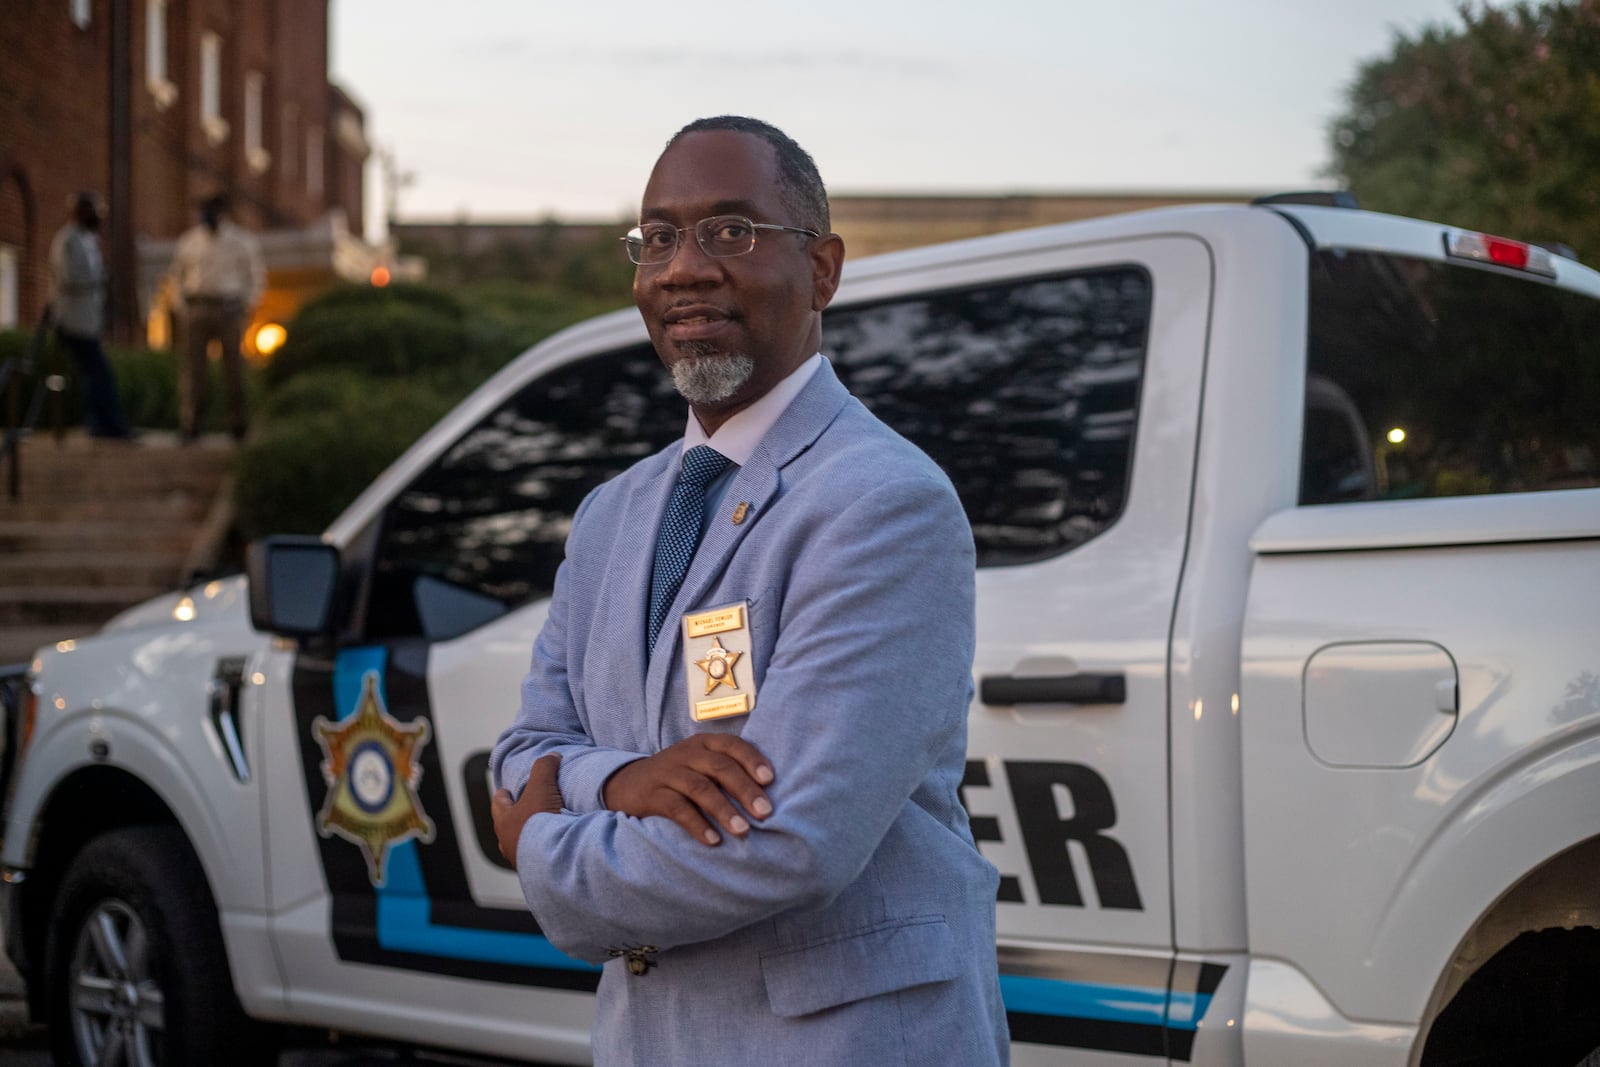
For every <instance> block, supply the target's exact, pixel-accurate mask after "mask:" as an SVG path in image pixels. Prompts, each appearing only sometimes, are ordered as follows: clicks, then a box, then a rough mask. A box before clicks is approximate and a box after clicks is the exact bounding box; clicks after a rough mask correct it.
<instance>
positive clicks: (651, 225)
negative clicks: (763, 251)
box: [622, 215, 822, 267]
mask: <svg viewBox="0 0 1600 1067" xmlns="http://www.w3.org/2000/svg"><path fill="white" fill-rule="evenodd" d="M691 229H692V230H693V231H694V238H695V240H696V241H699V242H700V248H701V250H702V251H703V252H705V254H706V255H708V256H715V257H716V258H717V259H727V258H728V257H730V256H742V255H744V254H746V253H747V252H750V251H753V250H754V249H755V247H756V231H757V230H779V231H781V232H784V233H803V234H805V235H806V236H807V237H821V236H822V235H821V234H820V233H818V232H817V231H815V230H805V229H801V228H800V227H798V226H779V225H777V224H776V223H771V222H751V221H750V220H749V219H747V218H745V217H744V216H743V215H713V216H711V217H710V218H709V219H701V220H700V221H699V222H697V223H695V224H694V225H693V226H681V227H680V226H674V225H672V224H671V223H670V222H646V223H643V224H642V225H639V226H635V227H634V228H633V229H631V230H629V231H628V233H627V235H626V236H625V237H623V238H622V243H623V245H624V246H625V247H626V248H627V249H628V258H629V259H631V260H633V261H634V262H635V263H637V264H639V265H640V266H641V267H658V266H660V265H661V264H663V263H670V262H671V261H672V257H673V256H675V255H677V254H678V240H679V237H678V235H679V234H682V233H686V232H687V231H689V230H691Z"/></svg>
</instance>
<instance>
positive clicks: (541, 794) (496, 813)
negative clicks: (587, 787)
mask: <svg viewBox="0 0 1600 1067" xmlns="http://www.w3.org/2000/svg"><path fill="white" fill-rule="evenodd" d="M560 773H561V754H560V753H559V752H552V753H550V755H548V756H545V757H544V758H543V759H540V760H536V761H535V762H534V764H533V768H532V769H531V770H530V771H529V772H528V784H527V785H526V786H524V787H523V789H522V796H521V797H519V798H518V799H517V800H516V801H515V802H513V801H512V799H511V794H510V792H508V791H507V790H504V789H496V790H495V791H494V797H493V798H492V799H491V800H490V801H489V814H490V815H491V816H492V818H493V819H494V836H495V840H496V842H498V843H499V845H500V855H502V856H504V857H505V859H506V862H507V863H509V864H511V869H512V870H516V869H517V842H518V841H519V840H521V839H522V827H523V825H524V824H525V823H527V821H528V820H529V819H531V818H533V817H534V816H535V815H538V814H539V813H540V812H546V813H548V814H551V815H558V814H560V812H561V807H562V804H561V787H560V785H559V784H557V782H558V775H559V774H560Z"/></svg>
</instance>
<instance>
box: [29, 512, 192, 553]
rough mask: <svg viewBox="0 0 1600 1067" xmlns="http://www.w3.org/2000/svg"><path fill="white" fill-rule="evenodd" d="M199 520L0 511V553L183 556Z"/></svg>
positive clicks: (187, 549)
mask: <svg viewBox="0 0 1600 1067" xmlns="http://www.w3.org/2000/svg"><path fill="white" fill-rule="evenodd" d="M197 525H198V524H197V523H189V522H178V523H125V522H121V521H119V520H116V519H78V520H74V521H71V522H48V521H43V520H27V519H18V520H8V519H6V518H4V516H3V513H0V554H11V553H23V552H41V551H42V552H59V551H65V550H87V551H96V552H116V551H119V550H120V551H128V552H162V553H171V554H172V555H173V556H174V557H175V558H176V559H179V560H181V559H183V557H184V554H185V553H187V552H188V551H189V546H190V543H191V542H192V540H193V539H194V535H195V528H196V526H197Z"/></svg>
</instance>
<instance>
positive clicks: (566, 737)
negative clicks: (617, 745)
mask: <svg viewBox="0 0 1600 1067" xmlns="http://www.w3.org/2000/svg"><path fill="white" fill-rule="evenodd" d="M593 499H594V494H593V493H591V494H590V495H589V496H588V497H586V498H585V499H584V501H583V503H582V504H580V505H579V506H578V510H577V512H576V513H575V514H574V515H573V521H572V525H573V529H574V530H576V529H577V528H578V527H579V526H580V525H581V524H582V522H583V515H584V512H585V511H586V510H587V509H588V507H589V503H590V501H592V500H593ZM581 541H582V539H581V538H579V537H571V538H569V539H568V548H569V551H571V550H575V548H576V546H578V545H579V544H580V543H581ZM571 578H572V572H571V567H570V563H568V562H565V561H564V562H563V563H562V564H561V567H560V568H559V569H558V570H557V571H556V586H555V591H554V592H553V593H552V595H551V598H550V615H549V617H548V618H547V619H546V620H545V624H544V628H543V629H542V630H541V631H540V632H539V638H538V640H537V641H535V642H534V645H533V662H532V663H531V664H530V665H529V668H528V673H527V676H526V677H524V678H523V680H522V708H521V710H520V711H519V712H518V713H517V718H516V721H515V722H513V723H512V724H511V726H510V728H508V729H507V730H506V731H505V732H504V733H503V734H501V735H500V739H499V740H498V741H496V742H495V746H494V750H493V751H492V752H491V753H490V756H489V769H490V771H491V772H492V774H493V776H494V780H495V782H496V783H497V784H498V785H500V786H502V787H503V788H506V789H509V790H511V791H512V793H513V794H517V793H521V792H522V787H523V786H524V785H525V784H527V781H528V771H529V769H530V768H531V767H532V766H533V764H534V761H535V760H537V759H538V758H539V757H541V756H545V755H548V754H550V753H552V752H559V753H560V754H561V779H560V785H561V797H562V802H563V803H564V804H565V805H566V808H567V810H569V811H575V812H590V811H603V810H605V805H604V803H602V802H601V799H600V790H601V787H603V786H604V785H605V782H606V779H607V778H609V777H611V775H612V774H613V773H615V772H616V770H617V769H618V768H619V767H621V766H623V765H624V764H627V763H631V762H632V761H634V760H636V759H639V758H641V757H642V755H643V753H639V752H627V751H623V750H621V749H614V748H604V747H602V746H600V745H596V744H595V743H594V742H593V741H592V740H590V738H589V733H588V731H587V729H586V728H585V727H584V724H583V721H582V718H581V717H580V716H579V714H578V709H577V707H576V706H575V705H574V703H573V700H572V690H571V689H570V688H569V686H568V684H567V666H566V647H567V600H568V597H569V596H570V591H569V584H570V582H571ZM641 640H642V635H641Z"/></svg>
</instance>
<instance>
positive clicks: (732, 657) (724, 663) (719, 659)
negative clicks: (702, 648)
mask: <svg viewBox="0 0 1600 1067" xmlns="http://www.w3.org/2000/svg"><path fill="white" fill-rule="evenodd" d="M742 655H744V653H743V652H730V651H728V650H727V649H725V648H723V647H722V639H721V638H720V637H713V638H712V639H711V647H710V648H708V649H706V658H705V659H697V660H695V661H694V665H695V666H696V667H699V668H700V669H701V670H703V671H705V672H706V696H710V695H711V691H712V690H713V689H715V688H716V687H717V686H719V685H725V686H727V687H728V688H729V689H737V688H739V683H738V682H736V681H734V680H733V665H734V664H735V663H738V662H739V657H740V656H742Z"/></svg>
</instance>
